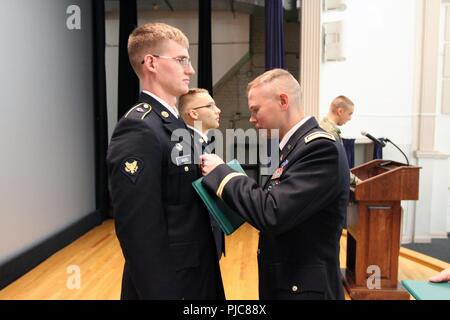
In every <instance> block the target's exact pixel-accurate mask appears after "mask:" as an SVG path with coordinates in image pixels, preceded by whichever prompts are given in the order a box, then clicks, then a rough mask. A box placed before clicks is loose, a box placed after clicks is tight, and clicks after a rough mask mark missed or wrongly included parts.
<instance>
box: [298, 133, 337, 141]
mask: <svg viewBox="0 0 450 320" xmlns="http://www.w3.org/2000/svg"><path fill="white" fill-rule="evenodd" d="M317 139H328V140H331V141H336V138H335V137H334V136H333V135H332V134H330V133H327V132H314V133H311V134H310V135H309V136H307V137H306V138H305V143H306V144H308V143H310V142H312V141H314V140H317Z"/></svg>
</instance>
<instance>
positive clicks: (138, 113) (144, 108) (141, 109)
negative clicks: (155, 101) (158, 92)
mask: <svg viewBox="0 0 450 320" xmlns="http://www.w3.org/2000/svg"><path fill="white" fill-rule="evenodd" d="M150 112H152V106H151V105H149V104H148V103H139V104H137V105H135V106H134V107H133V108H131V109H130V110H129V111H128V112H127V114H126V115H125V118H128V117H133V118H137V119H141V120H144V119H145V117H146V116H147V115H148V114H149V113H150Z"/></svg>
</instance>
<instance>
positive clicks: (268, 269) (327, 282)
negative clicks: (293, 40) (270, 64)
mask: <svg viewBox="0 0 450 320" xmlns="http://www.w3.org/2000/svg"><path fill="white" fill-rule="evenodd" d="M247 92H248V104H249V109H250V112H251V117H250V122H251V123H253V124H254V125H255V127H256V128H257V129H268V131H269V133H268V135H269V138H270V137H271V135H272V130H274V129H279V133H280V136H279V138H280V139H281V142H280V149H281V152H280V159H279V164H280V165H279V168H278V169H277V170H276V171H275V172H274V174H273V175H272V177H271V179H270V180H269V181H268V183H267V184H266V185H265V186H264V187H260V186H258V185H257V183H256V182H255V181H254V180H252V179H250V178H248V177H246V176H245V175H243V174H240V173H238V172H235V171H233V170H232V169H231V168H230V167H228V166H227V165H226V164H224V162H223V160H222V159H220V158H219V157H218V156H217V155H202V157H201V159H202V171H203V174H204V176H205V177H204V180H203V185H204V186H205V187H206V188H207V189H208V190H209V191H211V192H213V193H214V194H216V195H217V196H218V197H219V198H221V199H223V200H224V201H225V202H226V203H227V204H228V205H230V207H231V208H233V209H234V210H235V211H237V212H238V213H239V214H240V215H241V216H242V217H243V218H244V219H246V220H247V221H248V222H249V223H250V224H251V225H253V226H254V227H255V228H256V229H258V230H259V231H260V237H259V247H258V271H259V298H260V299H263V300H266V299H267V300H272V299H292V300H294V299H343V298H344V294H343V286H342V279H341V274H340V263H339V250H340V238H341V233H342V228H343V224H344V217H345V215H346V210H347V203H348V196H349V191H348V185H349V174H348V171H349V168H348V162H347V158H346V156H345V151H344V148H343V146H342V144H341V143H339V142H338V141H336V139H335V138H334V137H333V135H331V134H329V133H327V132H325V131H324V130H322V129H321V128H320V127H319V124H318V123H317V121H316V119H314V118H313V117H307V116H305V113H304V109H303V106H302V105H301V88H300V85H299V83H298V81H297V80H296V79H295V78H294V77H293V76H292V75H291V74H290V73H289V72H287V71H285V70H281V69H274V70H271V71H268V72H266V73H264V74H263V75H261V76H260V77H258V78H256V79H255V80H254V81H252V82H251V83H250V84H249V86H248V91H247ZM272 138H275V137H272ZM276 160H278V159H276ZM272 161H275V160H274V159H272Z"/></svg>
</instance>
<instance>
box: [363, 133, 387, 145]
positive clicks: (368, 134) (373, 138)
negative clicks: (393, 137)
mask: <svg viewBox="0 0 450 320" xmlns="http://www.w3.org/2000/svg"><path fill="white" fill-rule="evenodd" d="M361 134H362V135H363V136H365V137H367V138H369V139H370V140H372V141H373V142H374V143H376V144H378V145H380V146H381V147H382V148H384V147H386V143H385V142H384V139H377V138H375V137H374V136H373V135H371V134H370V133H368V132H366V131H364V130H363V131H361Z"/></svg>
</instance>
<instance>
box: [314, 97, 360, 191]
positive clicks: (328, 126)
mask: <svg viewBox="0 0 450 320" xmlns="http://www.w3.org/2000/svg"><path fill="white" fill-rule="evenodd" d="M354 111H355V105H354V103H353V102H352V101H351V100H350V99H349V98H347V97H346V96H339V97H337V98H335V99H334V100H333V102H331V105H330V110H329V111H328V114H327V115H326V116H325V117H324V118H323V119H322V120H321V121H320V123H319V125H320V127H321V128H322V129H324V130H325V131H327V132H328V133H331V134H332V135H333V136H334V137H335V138H336V140H337V141H339V142H341V143H343V142H342V137H341V129H340V128H339V127H341V126H343V125H344V124H346V123H347V122H349V121H350V120H352V115H353V112H354ZM358 183H361V180H360V179H359V178H358V177H357V176H355V175H354V174H353V173H351V172H350V185H352V186H355V185H356V184H358Z"/></svg>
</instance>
